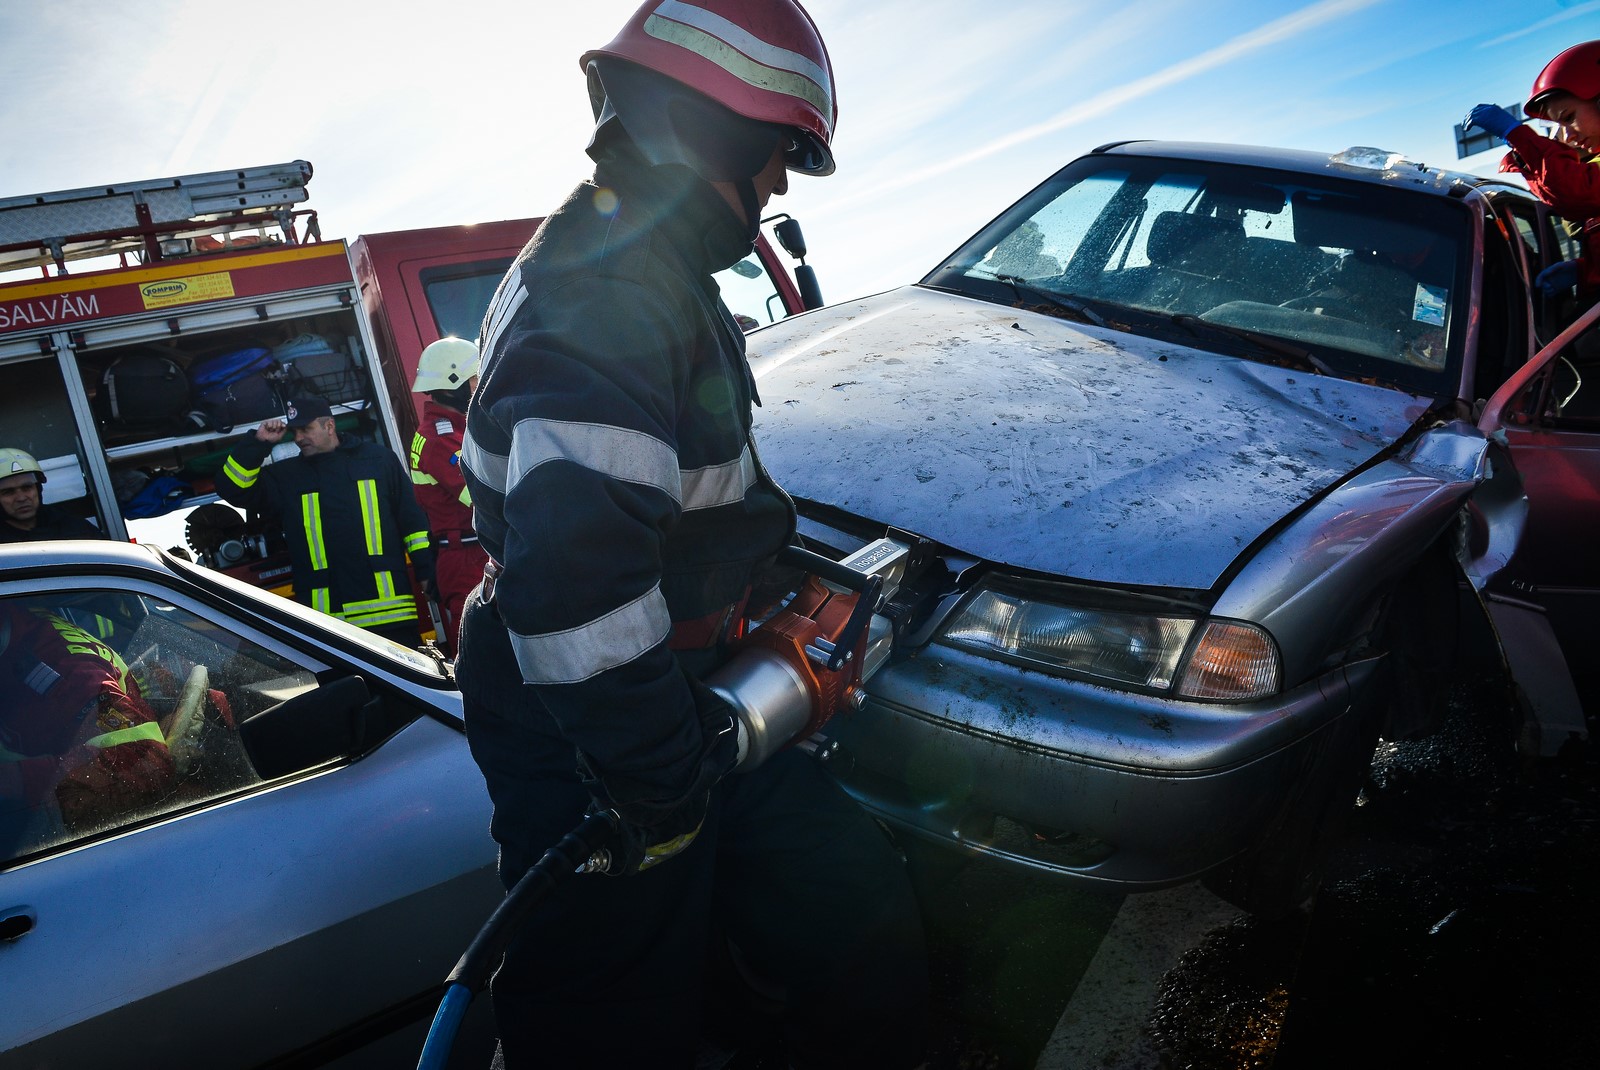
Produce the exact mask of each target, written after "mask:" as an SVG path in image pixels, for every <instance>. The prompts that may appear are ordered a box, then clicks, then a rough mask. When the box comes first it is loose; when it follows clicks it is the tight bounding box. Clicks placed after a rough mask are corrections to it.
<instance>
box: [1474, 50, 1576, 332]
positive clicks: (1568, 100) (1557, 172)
mask: <svg viewBox="0 0 1600 1070" xmlns="http://www.w3.org/2000/svg"><path fill="white" fill-rule="evenodd" d="M1523 110H1524V111H1525V112H1527V114H1528V116H1529V118H1533V119H1544V120H1546V121H1547V122H1552V123H1555V124H1556V125H1557V126H1559V127H1560V128H1561V131H1562V140H1559V141H1558V140H1555V139H1552V138H1547V137H1543V136H1541V135H1540V134H1539V133H1537V132H1536V131H1535V130H1533V129H1532V128H1531V127H1529V126H1527V125H1526V124H1525V123H1524V121H1523V119H1522V118H1521V117H1520V116H1516V115H1513V114H1511V112H1509V111H1507V110H1506V109H1505V108H1502V107H1500V106H1499V105H1496V104H1479V105H1478V106H1477V107H1475V108H1473V109H1472V111H1471V113H1470V114H1469V115H1468V116H1467V123H1468V125H1471V126H1477V127H1480V128H1482V129H1484V130H1486V131H1488V132H1489V133H1491V134H1493V135H1495V136H1496V137H1498V138H1500V139H1501V140H1503V141H1504V142H1505V143H1506V144H1507V145H1509V146H1510V147H1511V152H1510V153H1508V154H1507V155H1506V158H1505V159H1504V160H1502V161H1501V162H1500V170H1502V171H1515V172H1517V173H1518V174H1520V175H1521V176H1522V177H1523V178H1525V179H1527V182H1528V188H1529V189H1530V190H1532V191H1533V194H1534V196H1536V197H1538V198H1539V199H1540V200H1541V201H1543V202H1544V203H1545V204H1547V205H1549V206H1550V207H1551V208H1552V209H1554V210H1555V211H1557V212H1559V213H1561V214H1562V215H1564V216H1566V217H1567V219H1568V220H1569V221H1571V222H1573V223H1578V224H1581V225H1582V244H1583V255H1582V256H1580V257H1578V258H1577V259H1574V260H1566V261H1563V262H1561V263H1559V264H1553V265H1551V266H1550V267H1547V268H1545V269H1544V270H1543V271H1542V272H1540V273H1539V276H1538V278H1537V279H1536V280H1535V281H1536V282H1537V284H1538V285H1539V287H1540V288H1541V289H1542V290H1544V292H1545V293H1547V294H1554V293H1559V292H1562V291H1568V290H1571V289H1572V288H1573V287H1576V288H1577V293H1578V297H1579V299H1580V300H1581V301H1582V304H1583V307H1585V308H1587V307H1588V305H1589V304H1590V303H1591V302H1593V301H1594V300H1595V299H1596V298H1597V297H1600V161H1597V154H1600V41H1585V42H1584V43H1583V44H1580V45H1573V46H1572V47H1571V48H1569V49H1567V50H1566V51H1564V52H1562V53H1561V54H1560V55H1558V56H1556V58H1555V59H1552V60H1551V61H1550V62H1549V63H1547V64H1545V68H1544V70H1542V71H1540V72H1539V77H1537V78H1535V79H1534V81H1533V88H1532V89H1531V90H1529V91H1528V102H1527V103H1526V104H1525V105H1523Z"/></svg>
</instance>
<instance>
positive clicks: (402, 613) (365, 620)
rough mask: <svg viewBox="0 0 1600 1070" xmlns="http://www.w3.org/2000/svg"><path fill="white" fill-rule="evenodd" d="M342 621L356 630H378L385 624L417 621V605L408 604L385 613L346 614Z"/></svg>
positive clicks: (413, 603)
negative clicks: (352, 625) (347, 622)
mask: <svg viewBox="0 0 1600 1070" xmlns="http://www.w3.org/2000/svg"><path fill="white" fill-rule="evenodd" d="M344 619H345V620H347V621H349V622H350V623H351V624H354V625H355V626H356V627H358V628H380V627H382V626H383V625H385V624H401V623H404V622H405V621H409V620H416V619H417V604H416V603H415V602H409V603H408V604H407V605H406V606H405V607H404V608H396V609H391V610H387V611H385V612H378V611H376V610H374V611H373V612H371V613H346V614H345V615H344Z"/></svg>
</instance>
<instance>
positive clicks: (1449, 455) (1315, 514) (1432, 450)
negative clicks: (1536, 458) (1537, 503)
mask: <svg viewBox="0 0 1600 1070" xmlns="http://www.w3.org/2000/svg"><path fill="white" fill-rule="evenodd" d="M1485 488H1488V489H1487V492H1484V489H1485ZM1480 493H1481V498H1480ZM1526 513H1527V499H1526V497H1525V496H1524V495H1523V494H1522V486H1521V480H1520V478H1519V477H1518V476H1517V474H1516V470H1515V469H1514V468H1513V467H1512V466H1511V465H1510V463H1509V459H1508V458H1507V456H1506V454H1505V451H1504V449H1503V448H1502V447H1500V446H1499V445H1498V444H1496V443H1493V442H1491V441H1490V440H1489V439H1488V438H1486V437H1485V436H1484V435H1483V434H1481V433H1480V432H1479V431H1478V430H1477V429H1476V428H1474V427H1473V426H1472V425H1471V424H1468V423H1464V422H1462V421H1448V422H1444V423H1440V424H1437V425H1435V426H1434V427H1431V428H1429V429H1428V430H1426V431H1424V432H1423V433H1422V434H1420V435H1418V436H1417V437H1415V438H1414V439H1412V440H1411V441H1410V443H1409V444H1408V445H1407V446H1404V447H1402V448H1401V450H1399V451H1398V452H1395V453H1392V454H1390V455H1389V456H1387V457H1385V458H1383V459H1381V460H1379V461H1378V462H1377V463H1375V464H1373V465H1370V466H1368V467H1366V468H1364V469H1362V470H1361V471H1359V472H1357V473H1355V474H1354V475H1352V476H1351V477H1350V478H1349V479H1347V480H1345V481H1344V482H1343V483H1341V484H1339V485H1338V486H1336V487H1334V488H1332V489H1331V490H1330V491H1328V492H1327V493H1326V494H1324V495H1322V496H1321V497H1320V498H1319V499H1318V500H1317V501H1315V502H1314V503H1312V505H1311V506H1309V507H1308V508H1307V509H1305V510H1303V511H1302V512H1300V513H1299V514H1297V515H1296V516H1295V517H1294V519H1292V520H1291V521H1290V522H1289V523H1288V524H1287V525H1286V526H1284V527H1282V528H1279V529H1278V530H1277V531H1276V532H1275V534H1274V535H1273V536H1272V538H1271V539H1270V541H1269V542H1267V543H1266V544H1265V545H1264V546H1263V547H1261V548H1260V549H1259V550H1258V551H1257V552H1256V553H1255V554H1254V555H1253V556H1252V557H1251V558H1250V559H1249V560H1248V561H1247V562H1246V563H1245V564H1244V565H1243V567H1242V568H1240V569H1239V570H1238V572H1237V573H1235V574H1234V576H1233V578H1232V580H1231V581H1230V582H1229V583H1228V584H1227V586H1226V587H1225V588H1224V589H1223V591H1222V592H1221V594H1220V596H1219V597H1218V599H1217V601H1216V603H1215V604H1214V605H1213V607H1212V613H1213V614H1214V615H1215V616H1219V617H1235V618H1240V619H1246V620H1256V621H1259V622H1261V623H1262V625H1263V626H1265V627H1266V628H1267V630H1268V631H1269V632H1271V633H1272V635H1273V636H1274V638H1276V639H1277V640H1278V642H1279V644H1280V647H1281V648H1282V649H1284V650H1288V651H1301V652H1303V653H1302V654H1301V655H1300V657H1301V659H1302V660H1301V661H1300V662H1295V663H1288V664H1285V665H1284V680H1285V682H1286V683H1287V684H1289V685H1292V684H1293V683H1295V682H1297V681H1299V680H1303V679H1305V678H1307V677H1308V676H1310V675H1312V674H1313V673H1314V672H1316V671H1317V669H1318V667H1319V665H1320V663H1321V660H1322V659H1324V658H1325V657H1326V656H1327V655H1328V654H1329V653H1330V652H1333V651H1335V650H1336V649H1337V648H1338V646H1339V645H1340V644H1341V643H1344V642H1346V641H1348V640H1349V639H1350V638H1352V637H1354V636H1356V635H1358V634H1359V633H1360V631H1361V629H1362V627H1363V624H1364V622H1366V621H1368V620H1369V619H1371V617H1372V612H1371V611H1372V607H1373V605H1374V603H1375V602H1376V600H1377V599H1378V598H1380V597H1381V595H1382V594H1383V593H1384V592H1386V591H1387V590H1388V589H1389V588H1391V587H1392V586H1393V585H1394V583H1395V582H1396V581H1397V580H1398V579H1399V578H1400V577H1401V576H1402V575H1404V574H1405V573H1406V572H1407V571H1408V570H1409V569H1410V568H1411V567H1412V566H1413V565H1414V564H1415V563H1416V562H1417V561H1418V560H1420V559H1421V557H1422V556H1423V554H1424V553H1425V552H1426V551H1427V550H1428V548H1429V547H1430V546H1432V545H1433V544H1434V543H1435V542H1436V541H1437V540H1439V539H1440V538H1442V537H1444V538H1451V539H1453V540H1455V541H1454V542H1453V543H1452V548H1453V549H1454V551H1455V553H1456V557H1457V560H1458V561H1459V562H1460V563H1461V565H1462V569H1463V571H1464V572H1465V573H1466V574H1467V575H1468V576H1469V578H1472V580H1473V583H1474V585H1475V586H1480V585H1481V583H1482V582H1483V580H1484V579H1486V578H1487V577H1488V576H1490V575H1493V573H1494V571H1496V570H1497V569H1498V568H1499V567H1500V566H1501V565H1503V564H1504V562H1505V561H1506V560H1508V559H1509V558H1510V555H1511V551H1512V550H1514V549H1515V546H1516V539H1517V538H1518V537H1519V536H1520V533H1521V526H1522V521H1523V518H1525V516H1526Z"/></svg>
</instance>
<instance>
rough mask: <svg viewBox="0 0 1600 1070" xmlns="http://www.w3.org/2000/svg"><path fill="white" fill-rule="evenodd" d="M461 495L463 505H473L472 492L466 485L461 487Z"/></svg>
mask: <svg viewBox="0 0 1600 1070" xmlns="http://www.w3.org/2000/svg"><path fill="white" fill-rule="evenodd" d="M460 497H461V504H462V505H471V504H472V492H471V491H470V490H468V489H467V488H466V487H462V488H461V495H460Z"/></svg>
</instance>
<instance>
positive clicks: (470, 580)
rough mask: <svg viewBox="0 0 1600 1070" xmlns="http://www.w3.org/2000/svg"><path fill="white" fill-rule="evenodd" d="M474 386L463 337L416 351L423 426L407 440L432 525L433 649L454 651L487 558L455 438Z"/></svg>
mask: <svg viewBox="0 0 1600 1070" xmlns="http://www.w3.org/2000/svg"><path fill="white" fill-rule="evenodd" d="M477 385H478V345H477V343H476V342H469V341H467V340H466V339H465V338H440V339H439V340H438V341H436V342H432V343H430V344H429V345H428V347H427V348H426V349H424V350H423V351H422V356H421V357H420V358H419V359H418V360H417V374H416V377H415V378H414V379H413V380H412V383H411V392H412V393H414V394H426V395H428V400H427V401H425V402H423V404H422V423H421V425H420V426H419V427H418V428H417V432H416V434H415V435H413V436H412V438H411V483H412V488H413V489H414V490H415V491H416V493H417V502H418V504H420V505H421V506H422V510H423V512H425V513H427V514H428V523H429V524H430V525H431V526H432V528H433V540H434V542H433V546H434V553H435V555H436V556H435V559H434V574H435V575H434V586H435V587H437V588H438V592H439V609H440V612H441V614H442V616H443V618H444V619H443V621H442V622H441V623H442V627H443V629H444V634H443V635H441V636H439V646H440V647H441V648H442V649H443V650H444V651H445V653H446V654H449V655H451V656H454V655H455V652H456V632H457V630H458V629H459V628H460V627H461V607H462V605H463V604H464V603H465V602H466V600H467V593H468V592H469V591H471V590H472V589H473V588H474V587H476V586H477V585H478V581H480V580H482V579H483V566H484V564H485V563H486V562H487V561H488V560H489V558H488V555H486V554H485V553H484V552H483V546H482V545H481V544H480V543H479V542H478V536H477V535H476V534H474V533H473V530H472V495H471V494H470V493H468V491H467V483H466V479H465V478H464V477H463V476H462V475H461V436H462V434H463V433H464V432H465V431H466V429H467V404H468V402H470V401H471V400H472V391H473V390H474V389H476V387H477Z"/></svg>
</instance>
